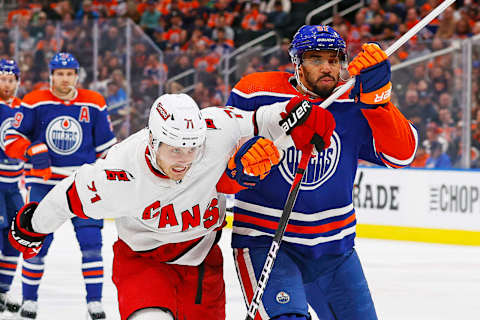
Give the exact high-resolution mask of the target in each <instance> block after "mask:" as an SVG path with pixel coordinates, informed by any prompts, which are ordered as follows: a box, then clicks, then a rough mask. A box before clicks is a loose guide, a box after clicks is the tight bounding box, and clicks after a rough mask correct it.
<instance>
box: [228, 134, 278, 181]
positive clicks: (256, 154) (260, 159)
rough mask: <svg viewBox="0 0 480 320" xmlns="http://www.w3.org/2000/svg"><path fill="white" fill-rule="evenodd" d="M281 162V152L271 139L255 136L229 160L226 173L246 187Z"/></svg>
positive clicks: (263, 176)
mask: <svg viewBox="0 0 480 320" xmlns="http://www.w3.org/2000/svg"><path fill="white" fill-rule="evenodd" d="M279 162H280V154H279V152H278V149H277V147H275V145H274V144H273V142H272V141H271V140H268V139H265V138H263V137H259V136H257V137H253V138H251V139H250V140H248V141H247V142H245V143H244V144H243V145H242V146H241V147H240V148H238V150H237V151H236V152H235V154H234V155H233V156H232V157H231V158H230V161H228V166H227V170H226V173H227V175H228V176H229V177H230V178H231V179H234V180H236V181H237V182H238V184H240V185H241V186H244V187H253V186H255V185H256V184H257V183H258V182H259V181H260V180H262V179H263V178H265V177H266V176H267V174H268V173H269V172H270V170H271V168H272V167H273V166H275V165H277V164H278V163H279Z"/></svg>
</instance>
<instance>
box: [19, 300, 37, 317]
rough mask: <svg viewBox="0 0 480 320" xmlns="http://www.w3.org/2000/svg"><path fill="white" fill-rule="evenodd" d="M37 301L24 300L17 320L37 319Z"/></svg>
mask: <svg viewBox="0 0 480 320" xmlns="http://www.w3.org/2000/svg"><path fill="white" fill-rule="evenodd" d="M37 308H38V306H37V301H33V300H25V301H23V303H22V306H21V307H20V312H19V319H20V320H30V319H36V318H37Z"/></svg>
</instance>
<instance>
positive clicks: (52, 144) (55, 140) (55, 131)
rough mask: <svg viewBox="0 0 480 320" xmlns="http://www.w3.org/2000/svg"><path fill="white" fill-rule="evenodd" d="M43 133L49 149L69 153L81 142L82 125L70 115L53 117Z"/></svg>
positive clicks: (63, 153)
mask: <svg viewBox="0 0 480 320" xmlns="http://www.w3.org/2000/svg"><path fill="white" fill-rule="evenodd" d="M45 135H46V138H47V145H48V147H49V149H50V150H52V151H54V152H56V153H58V154H60V155H70V154H72V153H74V152H75V151H77V150H78V148H80V145H81V144H82V126H81V125H80V123H79V122H78V121H77V120H76V119H74V118H73V117H70V116H61V117H57V118H55V119H53V120H52V121H51V122H50V123H49V125H48V127H47V130H46V132H45Z"/></svg>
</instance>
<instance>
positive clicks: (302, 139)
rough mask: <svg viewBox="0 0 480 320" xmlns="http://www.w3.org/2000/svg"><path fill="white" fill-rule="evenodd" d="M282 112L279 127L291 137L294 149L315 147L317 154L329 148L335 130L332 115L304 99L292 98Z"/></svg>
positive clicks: (302, 149) (299, 97)
mask: <svg viewBox="0 0 480 320" xmlns="http://www.w3.org/2000/svg"><path fill="white" fill-rule="evenodd" d="M285 111H286V113H284V112H282V114H281V116H282V119H283V120H281V121H280V126H281V127H282V128H283V130H284V131H285V133H286V134H289V135H291V136H292V140H293V143H294V144H295V148H297V149H298V150H301V151H304V150H308V148H309V145H310V144H313V145H315V148H316V149H317V151H318V152H321V151H323V150H324V149H327V148H328V147H329V146H330V138H331V137H332V134H333V130H334V129H335V119H334V118H333V115H332V114H331V113H330V112H329V111H327V110H325V109H323V108H320V107H319V106H317V105H312V103H311V102H310V101H308V100H306V99H305V98H304V97H301V96H296V97H293V98H292V99H291V100H290V101H289V102H288V104H287V106H286V107H285Z"/></svg>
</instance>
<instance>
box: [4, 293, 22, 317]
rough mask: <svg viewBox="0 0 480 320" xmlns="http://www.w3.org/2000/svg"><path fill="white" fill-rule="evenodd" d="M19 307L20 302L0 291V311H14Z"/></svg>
mask: <svg viewBox="0 0 480 320" xmlns="http://www.w3.org/2000/svg"><path fill="white" fill-rule="evenodd" d="M19 309H20V304H19V303H17V302H15V301H13V300H12V299H11V298H10V297H9V296H8V294H6V293H0V312H5V311H8V312H12V313H15V312H17V311H18V310H19Z"/></svg>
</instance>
